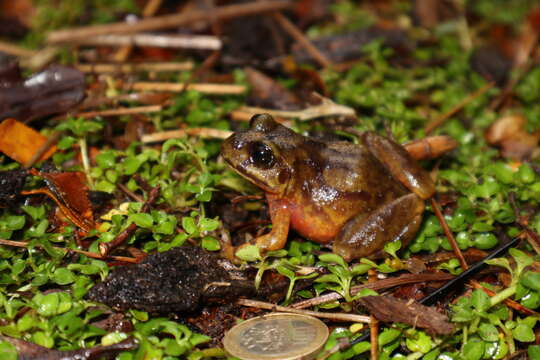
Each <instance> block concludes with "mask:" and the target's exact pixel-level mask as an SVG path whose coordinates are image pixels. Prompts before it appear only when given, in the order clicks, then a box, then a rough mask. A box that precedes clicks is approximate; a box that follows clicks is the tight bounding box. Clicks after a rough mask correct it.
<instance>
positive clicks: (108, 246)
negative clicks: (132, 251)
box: [99, 185, 160, 256]
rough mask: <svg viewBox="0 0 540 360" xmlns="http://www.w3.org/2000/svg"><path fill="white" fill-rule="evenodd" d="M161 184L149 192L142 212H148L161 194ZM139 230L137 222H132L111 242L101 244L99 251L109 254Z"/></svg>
mask: <svg viewBox="0 0 540 360" xmlns="http://www.w3.org/2000/svg"><path fill="white" fill-rule="evenodd" d="M159 190H160V186H159V185H158V186H156V187H155V188H153V189H152V190H151V191H150V193H149V194H148V200H147V201H146V202H145V203H144V205H143V206H142V208H141V211H140V212H141V213H147V212H148V211H150V207H151V206H152V205H153V204H154V203H155V202H156V200H157V198H158V196H159ZM135 230H137V224H135V223H131V224H129V226H128V227H127V228H126V229H125V230H124V231H122V232H121V233H120V234H118V235H117V236H116V237H115V238H114V239H113V240H112V241H111V242H108V243H101V244H99V252H100V253H101V255H103V256H107V255H108V254H109V253H110V252H111V251H112V250H113V249H115V248H116V247H118V246H120V245H122V244H123V243H124V242H126V240H127V239H128V238H129V237H130V236H131V234H133V233H134V232H135Z"/></svg>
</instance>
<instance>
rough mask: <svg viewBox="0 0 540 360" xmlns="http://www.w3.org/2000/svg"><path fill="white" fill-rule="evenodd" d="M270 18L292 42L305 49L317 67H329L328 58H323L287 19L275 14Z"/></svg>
mask: <svg viewBox="0 0 540 360" xmlns="http://www.w3.org/2000/svg"><path fill="white" fill-rule="evenodd" d="M272 17H273V18H274V20H276V21H277V22H278V23H279V25H281V27H282V28H283V30H285V31H286V32H287V33H289V35H291V37H292V38H293V39H294V40H296V41H298V43H299V44H300V45H302V47H303V48H304V49H306V51H307V52H308V53H309V55H311V57H313V59H315V61H317V62H318V63H319V65H321V66H322V67H329V66H330V65H332V63H331V62H330V60H328V58H327V57H326V56H324V54H323V53H321V52H320V51H319V49H317V47H316V46H315V45H313V44H312V43H311V41H310V40H309V39H308V38H307V37H306V36H305V35H304V34H303V33H302V32H301V31H300V30H298V28H297V27H296V25H294V24H293V23H291V22H290V21H289V19H287V18H286V17H285V16H283V14H281V13H278V12H276V13H273V14H272Z"/></svg>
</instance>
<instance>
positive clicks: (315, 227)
mask: <svg viewBox="0 0 540 360" xmlns="http://www.w3.org/2000/svg"><path fill="white" fill-rule="evenodd" d="M221 154H222V156H223V158H224V159H225V160H226V161H227V162H228V163H229V164H230V165H231V166H232V167H233V168H234V169H235V170H236V171H237V172H238V173H239V174H241V175H242V176H243V177H245V178H246V179H248V180H249V181H251V182H252V183H254V184H255V185H257V186H258V187H260V188H261V189H262V190H263V191H264V192H265V194H266V198H267V200H268V205H269V211H270V216H271V219H272V230H271V231H270V232H269V233H268V234H265V235H262V236H260V237H258V238H257V239H256V243H257V245H258V246H259V247H260V248H261V249H263V250H265V251H270V250H278V249H281V248H283V247H284V246H285V244H286V241H287V236H288V232H289V229H290V228H292V229H294V230H296V231H297V232H298V233H299V234H301V235H302V236H304V237H306V238H308V239H310V240H313V241H315V242H318V243H321V244H330V243H332V248H333V251H334V252H335V253H337V254H339V255H341V256H342V257H343V258H344V259H346V260H347V261H349V260H352V259H357V258H361V257H378V256H381V255H382V249H383V247H384V245H385V244H386V243H387V242H390V241H395V240H400V241H401V242H402V244H404V245H405V244H407V243H408V242H409V241H410V240H411V239H412V237H413V236H414V235H415V234H416V232H417V230H418V227H419V226H420V222H421V219H422V213H423V211H424V200H425V199H428V198H429V197H431V196H432V195H433V193H434V191H435V186H434V183H433V181H432V180H431V178H430V176H429V174H428V173H427V172H426V171H424V170H423V169H422V168H421V167H420V166H419V165H418V164H417V163H416V162H415V160H413V159H412V158H411V157H410V155H409V154H408V153H407V151H406V150H405V149H404V148H403V147H402V146H401V145H398V144H396V143H395V142H393V141H392V140H390V139H388V138H385V137H382V136H380V135H377V134H375V133H373V132H365V133H363V135H362V136H361V138H360V144H353V143H350V142H345V141H333V142H328V141H321V140H318V139H314V138H310V137H305V136H302V135H300V134H297V133H295V132H294V131H292V130H291V129H289V128H287V127H285V126H283V125H281V124H279V123H277V122H276V121H275V120H274V119H273V118H272V117H271V116H270V115H267V114H260V115H255V116H254V117H253V118H252V119H251V122H250V128H249V129H248V130H245V131H239V132H236V133H234V134H233V135H232V136H230V137H229V138H228V139H226V140H225V141H224V143H223V145H222V149H221Z"/></svg>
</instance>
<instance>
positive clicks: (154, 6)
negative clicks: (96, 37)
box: [112, 0, 163, 63]
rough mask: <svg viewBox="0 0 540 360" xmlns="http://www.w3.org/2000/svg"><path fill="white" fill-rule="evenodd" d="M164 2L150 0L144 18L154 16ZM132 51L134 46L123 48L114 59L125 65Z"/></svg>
mask: <svg viewBox="0 0 540 360" xmlns="http://www.w3.org/2000/svg"><path fill="white" fill-rule="evenodd" d="M162 2H163V0H148V1H147V2H146V4H145V5H144V9H143V11H142V16H143V17H145V18H148V17H151V16H154V15H155V14H156V13H157V11H158V10H159V8H160V7H161V4H162ZM131 50H133V45H126V46H122V47H121V48H120V49H118V51H117V52H116V54H114V55H113V57H112V58H113V59H114V61H116V62H119V63H123V62H125V61H126V60H127V59H128V58H129V55H130V54H131Z"/></svg>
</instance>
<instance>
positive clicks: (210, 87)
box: [126, 82, 246, 95]
mask: <svg viewBox="0 0 540 360" xmlns="http://www.w3.org/2000/svg"><path fill="white" fill-rule="evenodd" d="M126 88H127V89H128V90H131V89H132V90H142V91H171V92H182V91H184V89H187V90H196V91H199V92H201V93H204V94H215V95H240V94H243V93H245V92H246V87H245V86H244V85H235V84H187V85H186V84H184V83H168V82H136V83H133V84H128V85H127V86H126Z"/></svg>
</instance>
